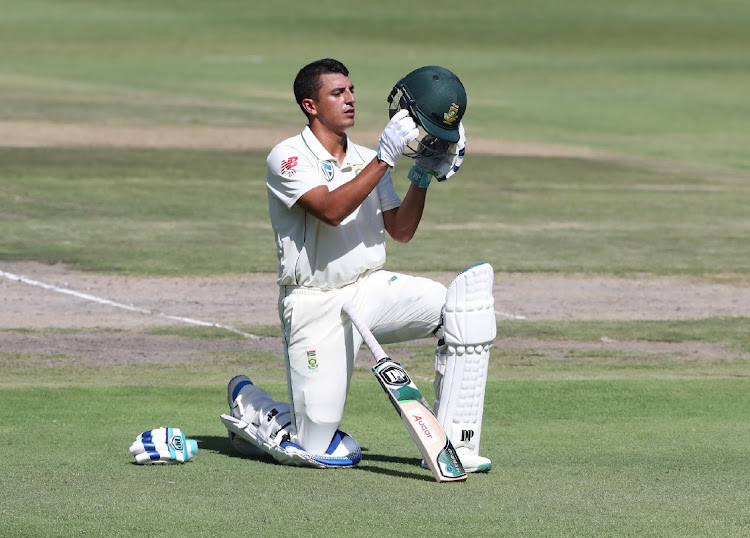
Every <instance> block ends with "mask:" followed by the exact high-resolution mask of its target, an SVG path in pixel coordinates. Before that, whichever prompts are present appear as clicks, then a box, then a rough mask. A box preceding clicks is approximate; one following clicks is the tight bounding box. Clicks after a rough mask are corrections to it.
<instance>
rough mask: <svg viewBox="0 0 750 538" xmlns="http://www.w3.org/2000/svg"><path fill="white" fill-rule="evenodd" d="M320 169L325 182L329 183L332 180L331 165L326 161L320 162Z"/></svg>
mask: <svg viewBox="0 0 750 538" xmlns="http://www.w3.org/2000/svg"><path fill="white" fill-rule="evenodd" d="M320 169H321V171H322V172H323V177H324V178H325V180H326V181H329V182H330V181H331V180H332V179H333V165H332V164H331V163H329V162H328V161H321V163H320Z"/></svg>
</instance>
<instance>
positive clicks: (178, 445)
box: [130, 428, 198, 464]
mask: <svg viewBox="0 0 750 538" xmlns="http://www.w3.org/2000/svg"><path fill="white" fill-rule="evenodd" d="M197 452H198V443H196V442H195V440H193V439H188V438H187V437H185V434H184V433H182V430H180V429H179V428H157V429H155V430H148V431H147V432H143V433H142V434H140V435H139V436H138V437H136V438H135V442H134V443H133V444H132V445H131V446H130V453H131V454H132V455H133V456H135V462H136V463H140V464H149V463H185V462H186V461H188V460H189V459H191V458H193V457H194V456H195V454H196V453H197Z"/></svg>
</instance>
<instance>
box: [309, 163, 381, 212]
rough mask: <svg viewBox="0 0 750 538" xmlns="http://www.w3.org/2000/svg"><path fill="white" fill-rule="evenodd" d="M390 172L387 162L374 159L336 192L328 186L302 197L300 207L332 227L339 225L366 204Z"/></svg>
mask: <svg viewBox="0 0 750 538" xmlns="http://www.w3.org/2000/svg"><path fill="white" fill-rule="evenodd" d="M387 170H388V164H387V163H385V162H384V161H380V160H378V159H373V160H372V161H370V164H368V165H367V166H365V168H364V169H363V170H362V171H361V172H360V173H359V174H358V175H357V177H355V178H354V179H352V180H351V181H349V182H347V183H344V184H343V185H341V186H339V187H338V188H336V189H334V190H332V191H331V190H328V187H326V186H325V185H320V186H318V187H315V188H313V189H311V190H309V191H307V192H306V193H305V194H303V195H302V196H300V198H299V199H298V200H297V205H298V206H300V207H301V208H302V209H304V210H305V211H307V212H308V213H310V214H311V215H312V216H314V217H315V218H317V219H319V220H321V221H323V222H325V223H326V224H328V225H329V226H338V225H339V224H341V222H343V220H344V219H345V218H346V217H348V216H349V215H351V214H352V213H353V212H354V210H355V209H357V208H358V207H359V206H360V205H362V202H364V201H365V198H367V196H369V194H370V193H371V192H372V189H374V188H375V186H376V185H377V184H378V181H380V179H381V178H382V177H383V174H385V173H386V171H387Z"/></svg>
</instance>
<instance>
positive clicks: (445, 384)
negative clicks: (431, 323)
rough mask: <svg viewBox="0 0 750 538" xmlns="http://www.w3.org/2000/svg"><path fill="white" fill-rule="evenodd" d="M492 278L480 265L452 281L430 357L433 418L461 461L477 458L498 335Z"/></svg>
mask: <svg viewBox="0 0 750 538" xmlns="http://www.w3.org/2000/svg"><path fill="white" fill-rule="evenodd" d="M493 277H494V272H493V269H492V266H491V265H489V264H486V263H484V264H479V265H475V266H473V267H470V268H469V269H467V270H466V271H464V272H463V273H461V274H459V275H458V276H457V277H456V278H455V279H454V280H453V282H451V284H450V285H449V286H448V292H447V294H446V302H445V309H444V312H443V327H442V335H438V336H442V338H441V339H440V341H439V342H438V347H437V350H436V352H435V406H434V407H435V414H436V416H437V417H438V420H439V421H440V423H441V424H442V425H443V427H444V428H445V431H446V433H447V434H448V436H449V437H450V439H451V442H452V443H453V446H455V447H456V450H457V451H458V452H459V456H460V457H461V459H462V462H463V460H464V456H463V455H462V454H464V455H467V457H470V456H471V454H473V455H475V456H478V455H479V441H480V438H481V434H482V416H483V413H484V396H485V388H486V385H487V369H488V367H489V358H490V348H491V347H492V343H493V341H494V340H495V336H496V334H497V328H496V322H495V301H494V298H493V297H492V284H493ZM487 462H488V463H487V464H485V465H489V460H487ZM467 467H471V465H467ZM487 468H489V467H487Z"/></svg>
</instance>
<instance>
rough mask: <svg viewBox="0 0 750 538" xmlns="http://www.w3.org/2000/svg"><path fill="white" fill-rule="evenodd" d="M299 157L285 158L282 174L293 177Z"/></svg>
mask: <svg viewBox="0 0 750 538" xmlns="http://www.w3.org/2000/svg"><path fill="white" fill-rule="evenodd" d="M298 160H299V159H298V157H296V156H295V157H289V158H288V159H285V160H283V161H281V175H282V176H287V177H292V176H293V175H294V173H295V172H296V170H295V169H294V167H295V166H297V161H298Z"/></svg>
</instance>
